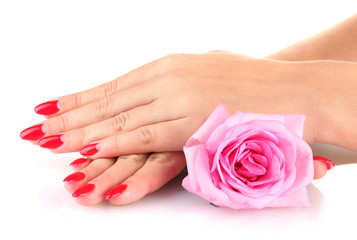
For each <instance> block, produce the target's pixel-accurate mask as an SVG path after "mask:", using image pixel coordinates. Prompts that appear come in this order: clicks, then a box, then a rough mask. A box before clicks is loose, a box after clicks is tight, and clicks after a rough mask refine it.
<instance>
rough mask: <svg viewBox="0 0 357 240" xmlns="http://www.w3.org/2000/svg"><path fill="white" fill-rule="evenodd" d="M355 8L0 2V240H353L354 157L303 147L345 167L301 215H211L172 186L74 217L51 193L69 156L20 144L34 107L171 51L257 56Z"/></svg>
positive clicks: (62, 196)
mask: <svg viewBox="0 0 357 240" xmlns="http://www.w3.org/2000/svg"><path fill="white" fill-rule="evenodd" d="M356 9H357V2H356V1H355V0H351V1H344V0H339V1H327V0H325V1H323V0H314V1H312V0H299V1H297V0H296V1H248V0H246V1H208V0H206V1H182V0H181V1H129V0H126V1H36V0H33V1H16V0H12V1H10V0H9V1H0V81H1V82H0V84H1V87H0V91H1V94H0V98H1V101H0V104H1V105H0V109H1V124H0V126H1V129H0V130H1V131H0V133H1V138H0V150H1V151H0V154H1V160H0V161H1V169H0V170H1V173H0V194H1V198H0V201H1V202H0V211H1V212H0V220H1V222H2V224H1V225H0V238H1V239H20V238H19V237H22V239H25V238H26V239H29V238H36V239H45V238H46V239H66V238H67V239H79V238H81V239H96V238H102V239H139V237H140V238H146V239H185V238H186V239H193V238H192V237H193V236H194V237H197V239H198V237H199V239H204V238H206V239H217V238H219V239H245V238H247V239H258V238H259V239H303V238H307V237H315V238H317V237H319V239H323V238H327V237H342V238H343V239H356V238H357V237H356V230H355V229H356V228H355V227H356V220H355V219H356V217H355V216H356V215H357V204H356V203H357V190H356V187H355V186H356V182H357V174H356V172H357V164H356V162H357V154H356V153H352V152H349V151H346V150H343V149H339V148H335V147H331V146H322V145H314V146H313V149H314V151H315V153H316V154H320V155H323V156H326V157H331V158H332V159H333V160H334V161H335V162H336V163H352V164H347V165H341V166H337V167H336V168H335V169H333V170H332V171H330V172H329V173H328V174H327V176H326V177H325V178H323V179H321V180H317V181H314V182H313V183H312V185H310V186H309V187H308V192H309V198H310V201H311V204H312V207H311V208H306V209H264V210H244V211H234V210H229V209H225V208H215V207H212V206H210V205H209V204H208V203H207V202H205V201H203V200H201V199H200V198H198V197H196V196H194V195H192V194H190V193H188V192H186V191H185V190H183V189H182V188H181V186H180V181H181V179H182V177H183V176H180V177H179V178H177V179H175V180H174V181H172V182H171V183H169V184H168V185H167V186H166V187H165V188H163V189H161V190H160V191H158V192H156V193H154V194H152V195H150V196H147V197H146V198H144V199H142V200H140V201H139V202H137V203H134V204H131V205H128V206H122V207H117V206H111V205H109V204H106V203H103V204H99V205H97V206H91V207H84V206H80V205H78V204H76V203H75V201H74V200H73V199H72V197H71V196H70V194H68V193H67V192H66V191H65V190H64V189H63V187H62V179H63V178H64V177H65V176H67V175H68V174H69V173H71V169H70V168H69V167H68V164H69V163H70V162H71V161H72V160H74V159H75V158H77V157H79V154H78V153H71V154H63V155H54V154H51V153H50V152H49V151H47V150H45V149H40V148H38V147H35V146H32V145H31V144H30V143H28V142H25V141H21V140H20V138H19V133H20V131H21V130H22V129H24V128H26V127H28V126H30V125H32V124H34V123H36V122H39V121H41V120H42V118H41V117H40V116H36V115H35V114H34V112H33V107H34V106H35V105H37V104H38V103H41V102H43V101H46V100H48V99H51V98H54V97H57V96H61V95H65V94H68V93H72V92H76V91H79V90H84V89H87V88H89V87H92V86H95V85H98V84H100V83H103V82H107V81H109V80H112V79H114V78H115V77H117V76H120V75H121V74H123V73H125V72H127V71H129V70H131V69H133V68H135V67H138V66H140V65H142V64H144V63H147V62H149V61H151V60H154V59H156V58H159V57H162V56H164V55H167V54H169V53H174V52H192V53H203V52H206V51H209V50H214V49H223V50H229V51H234V52H239V53H242V54H246V55H251V56H255V57H263V56H265V55H267V54H270V53H272V52H274V51H277V50H279V49H281V48H283V47H286V46H288V45H290V44H292V43H294V42H295V41H297V40H300V39H302V38H305V37H307V36H310V35H311V34H314V33H316V32H318V31H320V30H322V29H324V28H326V27H329V26H331V25H333V24H335V23H337V22H339V21H341V20H343V19H344V18H347V17H348V16H350V15H352V14H354V13H355V12H357V11H356ZM356 41H357V40H356ZM84 117H85V116H84ZM341 124H343V123H341ZM309 239H313V238H309Z"/></svg>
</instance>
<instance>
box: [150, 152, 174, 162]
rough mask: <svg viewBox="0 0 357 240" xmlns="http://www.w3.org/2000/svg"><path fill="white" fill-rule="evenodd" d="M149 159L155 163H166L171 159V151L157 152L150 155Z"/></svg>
mask: <svg viewBox="0 0 357 240" xmlns="http://www.w3.org/2000/svg"><path fill="white" fill-rule="evenodd" d="M148 161H150V162H153V163H155V164H160V165H162V164H164V165H166V164H167V163H169V162H170V161H171V157H170V154H169V153H157V154H152V155H150V158H149V160H148Z"/></svg>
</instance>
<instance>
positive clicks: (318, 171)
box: [314, 160, 328, 179]
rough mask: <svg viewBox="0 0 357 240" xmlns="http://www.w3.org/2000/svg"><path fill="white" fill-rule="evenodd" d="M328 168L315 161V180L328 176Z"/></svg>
mask: <svg viewBox="0 0 357 240" xmlns="http://www.w3.org/2000/svg"><path fill="white" fill-rule="evenodd" d="M327 171H328V168H327V166H326V164H324V163H323V162H321V161H317V160H315V161H314V179H320V178H322V177H324V176H325V175H326V173H327Z"/></svg>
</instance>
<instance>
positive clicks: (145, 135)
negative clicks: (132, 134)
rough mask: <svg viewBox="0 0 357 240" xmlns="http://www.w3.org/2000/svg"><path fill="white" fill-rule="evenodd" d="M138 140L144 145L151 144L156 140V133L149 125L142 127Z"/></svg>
mask: <svg viewBox="0 0 357 240" xmlns="http://www.w3.org/2000/svg"><path fill="white" fill-rule="evenodd" d="M138 141H139V143H140V144H143V145H150V144H152V143H154V141H155V133H154V132H153V130H152V129H151V128H149V127H142V128H140V129H139V130H138Z"/></svg>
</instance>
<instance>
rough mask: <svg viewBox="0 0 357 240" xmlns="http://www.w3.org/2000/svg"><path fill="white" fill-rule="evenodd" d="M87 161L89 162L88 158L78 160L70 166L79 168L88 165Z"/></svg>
mask: <svg viewBox="0 0 357 240" xmlns="http://www.w3.org/2000/svg"><path fill="white" fill-rule="evenodd" d="M87 161H88V159H87V158H78V159H76V160H74V161H73V162H71V164H69V166H71V167H75V166H79V165H82V164H83V163H86V162H87Z"/></svg>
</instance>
